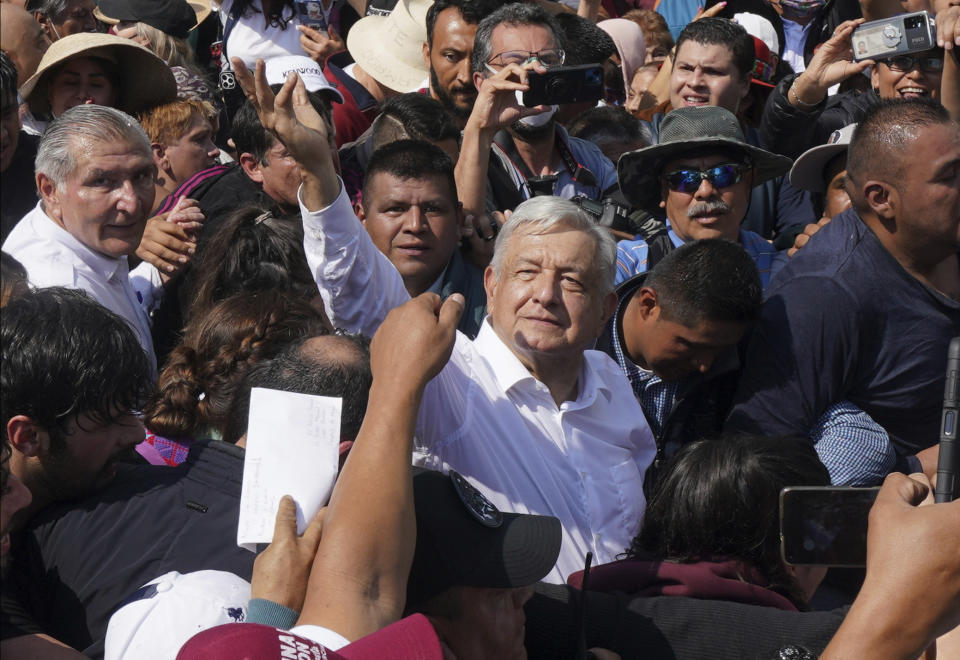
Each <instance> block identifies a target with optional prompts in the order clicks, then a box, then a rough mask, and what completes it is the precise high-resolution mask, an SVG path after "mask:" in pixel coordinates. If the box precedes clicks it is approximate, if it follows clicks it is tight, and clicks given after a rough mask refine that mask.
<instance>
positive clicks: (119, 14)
mask: <svg viewBox="0 0 960 660" xmlns="http://www.w3.org/2000/svg"><path fill="white" fill-rule="evenodd" d="M210 12H211V9H210V2H209V1H208V2H202V1H201V0H99V1H98V2H97V7H96V9H94V10H93V15H94V16H96V17H97V19H98V20H100V21H101V22H103V23H106V24H107V25H116V24H117V23H120V22H121V21H134V22H139V23H146V24H147V25H151V26H153V27H155V28H156V29H158V30H160V31H161V32H166V33H167V34H169V35H172V36H174V37H178V38H180V39H186V38H187V36H189V34H190V31H191V30H194V29H196V28H197V27H198V26H199V25H200V24H201V23H203V21H205V20H206V18H207V16H209V15H210Z"/></svg>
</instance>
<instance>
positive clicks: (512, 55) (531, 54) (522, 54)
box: [487, 48, 567, 66]
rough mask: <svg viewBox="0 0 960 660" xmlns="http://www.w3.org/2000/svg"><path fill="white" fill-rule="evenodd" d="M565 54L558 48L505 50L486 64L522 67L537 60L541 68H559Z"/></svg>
mask: <svg viewBox="0 0 960 660" xmlns="http://www.w3.org/2000/svg"><path fill="white" fill-rule="evenodd" d="M566 56H567V54H566V53H564V52H563V50H562V49H560V48H551V49H549V50H539V51H530V50H505V51H503V52H502V53H497V54H496V55H494V56H493V57H491V58H490V59H489V60H488V62H487V63H488V64H496V65H497V66H509V65H511V64H519V65H521V66H522V65H524V64H526V63H527V62H532V61H533V60H537V61H538V62H540V64H542V65H543V66H560V65H561V64H563V61H564V59H565V58H566Z"/></svg>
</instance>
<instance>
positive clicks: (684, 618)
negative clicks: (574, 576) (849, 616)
mask: <svg viewBox="0 0 960 660" xmlns="http://www.w3.org/2000/svg"><path fill="white" fill-rule="evenodd" d="M583 593H586V594H587V599H586V601H587V602H586V608H585V611H584V619H583V621H584V622H585V625H584V626H583V627H584V628H585V632H586V646H587V648H592V647H600V648H605V649H610V650H612V651H614V652H616V653H619V654H620V656H621V657H622V658H624V659H626V658H643V659H644V660H705V659H709V660H770V659H772V658H780V657H784V656H781V655H780V654H779V651H780V649H782V648H783V647H785V646H788V645H799V646H802V647H804V648H806V649H809V650H810V651H812V652H813V653H820V652H821V651H823V649H824V648H825V647H826V645H827V643H828V642H829V641H830V638H831V637H833V635H834V633H836V631H837V628H839V627H840V624H841V623H842V622H843V617H844V616H845V614H846V609H839V610H832V611H829V612H788V611H784V610H778V609H776V608H775V607H763V606H760V605H744V604H742V603H731V602H725V601H717V600H701V599H697V598H685V597H683V596H656V597H653V598H643V597H637V596H630V595H628V594H622V593H618V594H612V593H602V592H597V591H587V592H582V591H580V590H579V589H575V588H574V587H570V586H567V585H560V584H542V583H541V584H538V585H537V586H536V592H535V593H534V595H533V598H531V599H530V600H529V601H528V602H527V605H526V607H525V608H524V611H525V613H526V616H527V622H526V637H525V644H526V647H527V654H528V656H529V657H530V659H531V660H538V659H540V658H543V659H545V660H546V659H548V658H549V660H565V659H567V658H569V659H571V660H572V659H573V658H578V657H580V656H579V655H577V653H576V650H577V636H578V634H579V632H580V629H581V618H580V612H581V610H580V601H581V595H582V594H583ZM787 657H799V656H787Z"/></svg>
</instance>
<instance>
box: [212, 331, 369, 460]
mask: <svg viewBox="0 0 960 660" xmlns="http://www.w3.org/2000/svg"><path fill="white" fill-rule="evenodd" d="M372 382H373V376H372V375H371V372H370V342H369V341H368V340H367V339H365V338H364V337H361V336H360V335H324V336H321V337H311V338H309V339H304V340H302V341H300V342H297V343H296V344H292V345H290V346H288V347H287V348H286V349H284V351H283V352H282V353H280V355H278V356H277V357H275V358H274V359H272V360H268V361H267V362H264V363H261V364H258V365H255V366H254V367H253V368H252V369H251V370H250V372H249V373H248V374H247V377H246V379H245V380H244V384H243V389H242V390H241V391H239V392H237V394H236V395H235V396H234V400H233V403H232V404H231V406H230V415H229V418H230V420H231V421H230V422H229V423H228V425H227V429H226V431H225V433H224V440H226V441H227V442H236V441H237V440H238V439H239V438H240V437H241V436H242V435H243V434H244V433H245V432H246V428H245V427H246V420H247V417H248V410H249V405H250V390H251V389H252V388H254V387H266V388H269V389H272V390H280V391H282V392H299V393H301V394H314V395H318V396H332V397H339V398H340V399H341V408H340V437H341V438H342V439H344V440H353V438H354V437H355V436H356V435H357V432H358V431H359V430H360V424H361V422H363V416H364V414H365V413H366V411H367V396H368V395H369V393H370V385H371V383H372Z"/></svg>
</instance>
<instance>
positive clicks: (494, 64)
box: [457, 3, 617, 241]
mask: <svg viewBox="0 0 960 660" xmlns="http://www.w3.org/2000/svg"><path fill="white" fill-rule="evenodd" d="M562 35H563V31H562V30H561V28H560V26H559V25H558V24H557V22H556V19H554V18H553V17H552V16H550V14H549V13H547V12H546V11H545V10H543V9H541V8H540V7H538V6H537V5H530V4H524V3H518V4H509V5H505V6H504V7H501V8H500V9H498V10H497V11H495V12H494V13H492V14H490V15H489V16H487V17H486V18H485V19H483V21H481V22H480V25H479V26H478V28H477V34H476V38H475V40H474V45H473V54H472V55H471V67H472V69H473V83H474V85H475V86H476V87H477V90H478V92H479V94H478V96H477V100H476V102H475V103H474V106H473V111H472V112H471V114H470V118H469V119H468V120H467V123H466V126H465V128H464V133H463V144H462V146H461V149H460V160H459V161H457V189H458V191H459V193H460V199H461V201H462V202H463V206H464V210H465V212H466V213H467V214H470V215H473V216H474V218H475V219H479V218H482V217H483V214H484V213H486V212H490V211H494V210H495V211H503V210H504V209H506V208H512V207H513V206H514V205H515V204H516V203H519V202H520V201H522V200H524V199H529V198H531V197H536V196H538V195H556V196H558V197H563V198H566V199H569V198H572V197H574V196H577V195H584V196H586V197H589V198H590V199H595V200H599V199H601V198H603V197H606V196H609V195H610V194H612V193H613V192H615V191H616V190H617V176H616V171H615V169H614V167H613V163H611V162H610V160H609V159H608V158H607V157H606V156H604V155H603V152H602V151H600V149H599V147H597V146H596V145H594V144H593V143H591V142H588V141H586V140H580V139H578V138H574V137H570V136H569V135H567V132H566V130H565V129H564V128H562V127H561V126H559V125H557V122H556V120H555V117H554V115H555V113H556V111H557V106H555V105H537V106H533V107H526V106H524V105H523V103H522V95H523V92H524V91H527V90H528V89H529V85H528V82H529V80H528V76H529V74H530V73H531V72H535V73H538V74H542V73H545V72H547V71H548V70H549V69H550V68H552V67H557V66H560V65H562V64H563V63H564V59H565V54H564V51H563V40H562ZM491 155H492V156H495V158H491ZM491 161H492V163H491ZM490 168H495V169H498V170H502V171H503V173H504V174H505V175H506V183H505V186H508V187H509V188H510V190H508V191H506V192H507V194H497V193H498V191H496V190H494V191H493V193H494V197H496V198H498V199H501V200H503V199H508V198H509V197H511V196H512V197H514V198H515V199H514V200H513V204H507V205H504V203H503V202H501V203H500V204H499V206H500V208H495V209H493V208H486V199H487V198H488V195H487V175H488V171H489V169H490ZM511 193H512V194H511ZM497 227H498V224H497V223H496V222H495V221H494V220H492V219H491V220H490V221H489V223H487V222H482V221H480V222H477V233H478V235H479V237H480V238H487V240H491V241H492V240H493V235H495V234H496V231H497Z"/></svg>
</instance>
